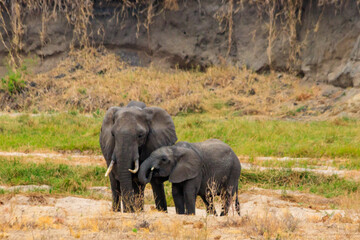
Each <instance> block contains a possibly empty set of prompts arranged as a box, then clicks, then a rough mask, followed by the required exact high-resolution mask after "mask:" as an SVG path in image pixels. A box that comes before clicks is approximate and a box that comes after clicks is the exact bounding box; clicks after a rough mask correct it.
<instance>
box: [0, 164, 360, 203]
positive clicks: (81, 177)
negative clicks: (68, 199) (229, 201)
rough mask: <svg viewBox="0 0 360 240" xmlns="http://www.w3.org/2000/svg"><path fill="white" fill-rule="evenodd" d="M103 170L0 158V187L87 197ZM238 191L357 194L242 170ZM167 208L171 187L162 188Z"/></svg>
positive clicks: (336, 181)
mask: <svg viewBox="0 0 360 240" xmlns="http://www.w3.org/2000/svg"><path fill="white" fill-rule="evenodd" d="M105 170H106V169H105V168H104V167H97V166H86V167H85V166H69V165H64V164H53V163H25V162H22V161H19V160H16V159H13V160H8V159H5V158H0V184H2V185H28V184H34V185H42V184H45V185H49V186H51V187H52V189H51V193H60V194H75V195H85V196H89V195H91V192H90V191H89V190H88V188H89V187H92V186H109V185H110V184H109V180H108V178H105V177H104V174H105ZM240 180H241V183H240V186H239V187H240V188H244V189H246V188H249V187H253V186H256V187H261V188H269V189H290V190H299V191H304V192H311V193H314V194H318V195H322V196H325V197H336V196H342V195H347V194H352V193H356V192H358V191H359V184H358V183H357V182H353V181H349V180H345V179H342V178H339V177H337V176H322V175H316V174H314V173H310V172H302V173H299V172H293V171H291V170H286V171H275V170H269V171H261V172H260V171H255V170H243V171H242V174H241V178H240ZM165 188H166V189H165V190H166V195H167V199H168V202H169V205H173V202H172V201H171V185H170V183H168V182H167V183H166V184H165Z"/></svg>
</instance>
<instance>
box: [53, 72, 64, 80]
mask: <svg viewBox="0 0 360 240" xmlns="http://www.w3.org/2000/svg"><path fill="white" fill-rule="evenodd" d="M65 76H66V75H65V74H64V73H61V74H59V75H57V76H55V78H56V79H60V78H63V77H65Z"/></svg>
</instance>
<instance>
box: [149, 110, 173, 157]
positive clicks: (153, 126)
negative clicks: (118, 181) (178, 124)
mask: <svg viewBox="0 0 360 240" xmlns="http://www.w3.org/2000/svg"><path fill="white" fill-rule="evenodd" d="M143 111H144V112H145V114H146V119H147V122H148V125H149V133H148V136H147V140H146V143H145V146H144V149H143V151H142V158H143V159H145V158H147V157H148V156H149V155H150V154H151V153H152V152H153V151H154V150H156V149H158V148H160V147H162V146H171V145H173V144H174V143H175V142H176V141H177V136H176V132H175V125H174V122H173V120H172V118H171V116H170V115H169V114H168V113H167V112H166V111H165V110H164V109H162V108H159V107H146V108H144V109H143Z"/></svg>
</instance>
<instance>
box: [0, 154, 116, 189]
mask: <svg viewBox="0 0 360 240" xmlns="http://www.w3.org/2000/svg"><path fill="white" fill-rule="evenodd" d="M0 166H1V170H0V183H1V184H6V185H29V184H34V185H42V184H45V185H49V186H51V187H52V189H51V190H50V193H68V194H77V195H89V194H90V192H89V191H88V190H87V188H88V187H92V186H105V185H106V186H107V185H109V180H108V178H105V177H104V174H105V170H104V169H103V168H101V167H96V166H91V167H90V166H89V167H78V166H69V165H65V164H52V163H45V164H36V163H24V162H20V161H18V160H16V159H15V160H10V161H9V160H6V159H3V158H0Z"/></svg>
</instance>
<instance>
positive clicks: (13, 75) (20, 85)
mask: <svg viewBox="0 0 360 240" xmlns="http://www.w3.org/2000/svg"><path fill="white" fill-rule="evenodd" d="M25 70H26V68H24V67H22V68H20V69H16V70H15V71H13V70H11V69H10V70H9V71H8V73H7V75H6V76H5V77H3V78H1V83H2V89H4V90H5V91H7V92H8V93H9V94H10V95H13V94H17V93H21V92H22V91H24V90H25V81H24V80H23V79H22V77H23V73H24V71H25Z"/></svg>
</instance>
